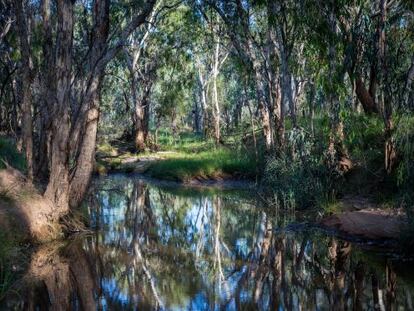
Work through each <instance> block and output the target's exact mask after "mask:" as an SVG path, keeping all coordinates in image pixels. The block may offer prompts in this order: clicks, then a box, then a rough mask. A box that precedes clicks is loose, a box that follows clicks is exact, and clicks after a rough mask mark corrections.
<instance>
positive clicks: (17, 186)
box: [0, 168, 61, 242]
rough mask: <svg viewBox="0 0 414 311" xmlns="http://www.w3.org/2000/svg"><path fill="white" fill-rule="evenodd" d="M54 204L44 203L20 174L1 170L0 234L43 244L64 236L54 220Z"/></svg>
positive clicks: (12, 170) (11, 170) (46, 201)
mask: <svg viewBox="0 0 414 311" xmlns="http://www.w3.org/2000/svg"><path fill="white" fill-rule="evenodd" d="M52 214H53V204H52V203H51V202H50V201H49V200H47V199H45V198H44V197H43V196H42V195H41V194H40V193H39V192H38V191H37V190H36V189H35V188H34V187H33V186H32V185H31V184H30V183H28V182H27V180H26V178H25V176H24V175H23V174H21V173H20V172H19V171H18V170H15V169H13V168H7V169H4V170H0V230H2V231H3V230H4V232H7V233H10V234H12V235H18V236H21V237H22V238H23V239H30V240H34V241H35V242H44V241H48V240H53V239H56V238H57V237H59V236H60V235H61V227H60V225H59V224H58V223H56V222H54V221H52V220H51V218H52V217H51V215H52Z"/></svg>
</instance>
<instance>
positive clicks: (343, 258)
mask: <svg viewBox="0 0 414 311" xmlns="http://www.w3.org/2000/svg"><path fill="white" fill-rule="evenodd" d="M85 209H86V210H87V213H88V215H89V219H90V222H91V226H92V227H93V228H94V229H95V233H94V234H92V235H90V236H88V237H86V238H83V239H77V240H76V241H74V242H72V243H70V244H69V245H67V246H65V247H61V246H59V247H56V249H50V250H42V249H40V250H39V252H40V255H41V256H42V257H41V258H40V259H39V258H37V257H36V256H39V254H38V253H39V252H37V253H35V254H34V255H33V257H32V263H31V264H30V266H29V268H28V275H29V276H31V282H30V285H29V284H27V285H26V286H25V288H26V289H25V290H26V291H27V295H25V296H22V297H23V298H21V299H19V300H18V301H17V302H16V301H13V302H8V306H10V307H11V306H13V307H14V308H15V309H19V307H22V308H24V309H29V310H30V309H33V310H35V309H36V308H39V309H42V308H47V307H56V306H59V308H60V309H62V310H64V309H66V308H69V309H85V310H95V309H99V310H101V309H102V310H134V309H137V310H159V309H161V310H163V309H166V310H255V309H258V310H332V309H336V310H345V309H354V310H366V309H375V308H374V306H377V307H378V310H380V309H384V310H385V309H387V310H391V309H397V308H400V309H402V310H409V309H412V308H413V304H412V294H413V293H414V291H413V288H412V286H411V284H412V278H410V274H411V275H412V273H409V272H408V271H407V270H403V271H404V273H400V271H401V269H406V267H402V268H401V266H400V264H397V263H395V262H392V261H391V260H387V259H381V257H380V256H377V255H375V254H374V253H370V252H367V251H363V250H361V249H359V248H358V247H356V246H354V245H351V244H350V243H348V242H344V241H341V240H338V239H335V238H332V237H328V236H325V235H324V234H323V233H318V232H297V233H293V232H284V233H283V231H282V232H279V230H278V231H277V232H278V233H275V229H276V228H279V227H280V226H281V224H283V223H286V219H288V218H290V217H287V215H284V218H281V217H276V216H275V215H272V214H271V213H269V212H268V211H266V210H265V209H262V208H260V207H258V206H257V204H256V202H255V199H254V198H253V196H252V195H251V194H248V193H241V192H235V191H226V192H215V191H194V190H186V189H180V188H179V189H162V188H158V187H156V186H153V185H149V184H146V183H145V182H144V181H142V180H139V179H132V178H124V177H120V176H112V177H108V178H105V179H101V180H98V181H96V182H95V185H94V190H93V191H92V194H91V195H90V197H89V198H88V200H87V202H86V204H85ZM281 214H282V213H279V215H281ZM51 262H52V263H53V264H51ZM39 267H41V268H39ZM39 271H43V272H39Z"/></svg>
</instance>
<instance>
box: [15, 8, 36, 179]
mask: <svg viewBox="0 0 414 311" xmlns="http://www.w3.org/2000/svg"><path fill="white" fill-rule="evenodd" d="M16 19H17V26H18V32H19V38H20V48H21V53H22V68H21V72H22V87H21V94H20V103H21V104H20V106H21V109H22V136H23V146H24V150H25V156H26V163H27V177H28V179H29V180H30V181H31V180H33V125H32V94H31V90H30V88H31V85H32V67H33V64H32V57H31V51H30V43H29V32H28V29H27V23H26V16H25V12H24V6H23V0H17V1H16Z"/></svg>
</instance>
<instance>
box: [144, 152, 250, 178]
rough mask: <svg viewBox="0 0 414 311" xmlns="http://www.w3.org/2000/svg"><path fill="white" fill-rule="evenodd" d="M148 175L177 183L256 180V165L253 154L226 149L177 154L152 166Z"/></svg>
mask: <svg viewBox="0 0 414 311" xmlns="http://www.w3.org/2000/svg"><path fill="white" fill-rule="evenodd" d="M148 173H149V174H150V175H151V176H152V177H155V178H160V179H168V180H176V181H189V180H191V179H200V180H203V179H219V178H227V177H232V178H254V176H255V162H254V159H252V158H251V157H250V156H249V155H246V154H242V153H241V152H238V151H237V150H232V149H226V148H218V149H212V150H208V151H203V152H199V153H186V152H173V153H167V154H165V158H164V159H163V160H162V161H158V162H156V163H154V164H153V165H151V167H150V168H149V170H148Z"/></svg>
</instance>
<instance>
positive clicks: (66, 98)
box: [45, 0, 73, 219]
mask: <svg viewBox="0 0 414 311" xmlns="http://www.w3.org/2000/svg"><path fill="white" fill-rule="evenodd" d="M57 14H58V27H57V39H56V44H57V46H56V64H55V68H56V69H55V70H56V102H55V104H54V107H53V125H52V126H53V135H52V141H51V148H52V152H51V164H50V177H49V183H48V185H47V188H46V192H45V196H46V197H47V198H49V199H50V200H51V201H52V202H53V203H54V204H55V206H56V212H55V215H53V217H55V218H56V219H58V218H59V217H60V216H62V215H64V214H65V213H67V212H68V210H69V149H68V147H69V146H68V145H69V132H70V120H69V107H70V89H71V68H72V44H73V3H72V1H71V0H58V1H57Z"/></svg>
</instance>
